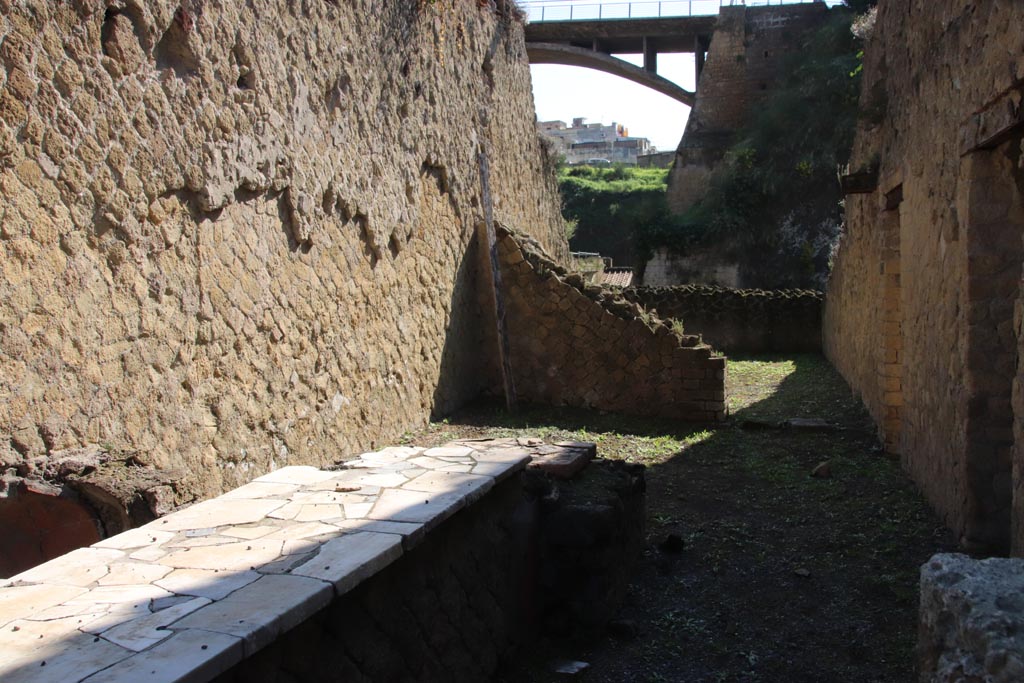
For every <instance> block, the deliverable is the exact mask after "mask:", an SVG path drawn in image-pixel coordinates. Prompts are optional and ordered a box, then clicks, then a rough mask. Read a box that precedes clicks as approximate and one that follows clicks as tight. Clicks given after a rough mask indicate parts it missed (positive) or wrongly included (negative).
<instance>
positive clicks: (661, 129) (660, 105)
mask: <svg viewBox="0 0 1024 683" xmlns="http://www.w3.org/2000/svg"><path fill="white" fill-rule="evenodd" d="M598 1H599V0H522V1H521V3H520V4H522V5H523V6H524V7H525V8H526V9H527V10H528V11H530V12H531V15H532V14H533V13H534V12H536V11H537V10H536V8H537V7H540V6H542V5H546V6H547V8H548V12H549V13H552V12H553V13H554V14H555V16H558V12H559V11H560V12H562V13H565V11H566V8H567V7H568V6H569V5H573V6H574V8H575V9H577V10H578V11H582V12H584V13H585V12H588V11H593V9H594V7H595V6H596V5H597V4H598ZM701 2H703V3H705V4H707V3H708V2H710V3H711V7H710V12H715V11H717V5H718V0H694V3H693V4H694V6H695V7H696V6H697V5H698V3H701ZM777 2H778V0H774V2H773V4H775V3H777ZM603 4H604V5H605V12H606V13H610V12H616V11H622V8H623V7H626V3H625V2H604V3H603ZM657 4H658V3H656V2H646V3H645V2H634V3H633V5H634V12H644V11H648V9H644V8H645V7H648V8H649V7H656V6H657ZM685 4H686V3H684V2H672V0H665V1H664V2H663V3H662V5H663V6H665V7H670V6H675V5H679V6H683V5H685ZM747 4H748V5H755V4H768V3H767V2H766V0H747ZM828 4H829V5H835V4H839V0H828ZM531 7H532V8H534V9H532V10H531ZM665 11H666V12H667V11H669V10H665ZM710 12H703V13H710ZM695 13H696V12H695ZM616 57H620V58H622V59H626V60H628V61H630V62H632V63H634V64H637V65H642V64H643V58H642V56H641V55H616ZM530 71H531V73H532V74H533V98H534V103H535V105H536V107H537V120H538V121H565V123H566V124H571V123H572V120H573V118H575V117H577V116H583V117H585V118H586V119H587V122H588V123H603V124H606V125H607V124H610V123H612V122H613V121H614V122H616V123H620V124H622V125H624V126H626V127H627V128H628V129H629V134H630V135H632V136H635V137H644V138H648V139H649V140H650V141H651V144H653V145H654V146H655V147H657V148H658V150H659V151H662V152H669V151H673V150H675V148H676V146H677V145H678V144H679V139H680V138H681V137H682V136H683V129H684V128H685V127H686V119H687V117H688V116H689V114H690V108H689V107H687V106H686V105H684V104H682V103H681V102H677V101H676V100H674V99H672V98H671V97H668V96H666V95H662V94H660V93H656V92H654V91H653V90H650V89H649V88H645V87H644V86H642V85H638V84H636V83H632V82H631V81H627V80H625V79H624V78H619V77H617V76H612V75H610V74H605V73H602V72H600V71H595V70H593V69H584V68H582V67H576V66H560V65H557V64H536V65H533V66H531V67H530ZM658 75H659V76H663V77H665V78H667V79H669V80H670V81H673V82H674V83H676V84H677V85H680V86H682V87H683V88H685V89H687V90H693V89H694V79H695V76H696V74H695V73H694V56H693V55H692V54H660V55H658Z"/></svg>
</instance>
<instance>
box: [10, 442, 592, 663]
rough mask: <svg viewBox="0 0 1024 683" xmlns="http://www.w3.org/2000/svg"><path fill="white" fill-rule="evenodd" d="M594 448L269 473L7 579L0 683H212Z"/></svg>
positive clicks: (437, 456)
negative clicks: (523, 474)
mask: <svg viewBox="0 0 1024 683" xmlns="http://www.w3.org/2000/svg"><path fill="white" fill-rule="evenodd" d="M593 454H594V448H593V445H592V444H565V445H563V446H555V447H553V446H548V445H544V444H542V443H540V442H534V441H532V440H531V441H528V442H527V441H522V440H520V441H515V440H481V441H479V442H472V441H465V442H457V443H455V444H449V445H447V446H444V447H439V448H431V449H423V448H413V447H392V448H385V449H383V450H381V451H378V452H374V453H367V454H364V455H362V456H361V457H360V458H359V459H357V460H353V461H348V462H345V463H344V464H343V465H342V466H341V467H342V468H343V469H339V470H336V471H328V470H319V469H316V468H313V467H285V468H283V469H280V470H277V471H275V472H271V473H270V474H267V475H264V476H262V477H259V478H258V479H256V480H254V481H253V482H251V483H249V484H246V485H244V486H242V487H240V488H238V489H235V490H233V491H231V492H229V493H226V494H224V495H222V496H219V497H217V498H214V499H211V500H208V501H205V502H201V503H198V504H196V505H192V506H190V507H188V508H184V509H181V510H178V511H176V512H173V513H171V514H169V515H167V516H165V517H163V518H160V519H158V520H156V521H154V522H151V523H149V524H146V525H145V526H142V527H139V528H136V529H133V530H130V531H127V532H125V533H122V534H118V535H117V536H113V537H111V538H108V539H105V540H103V541H100V542H99V543H95V544H93V545H92V546H89V547H88V548H82V549H79V550H75V551H73V552H71V553H68V554H66V555H63V556H61V557H59V558H57V559H55V560H52V561H50V562H46V563H45V564H42V565H39V566H37V567H35V568H33V569H31V570H29V571H26V572H23V573H21V574H19V575H17V576H14V577H12V578H10V579H7V580H4V581H2V582H0V679H2V680H4V681H7V682H9V683H13V682H15V681H32V682H34V683H42V682H44V681H58V682H60V683H65V682H67V681H88V682H89V683H100V682H110V681H123V682H126V683H127V682H129V681H131V682H135V681H140V680H146V681H206V680H210V679H212V678H214V677H216V676H218V675H221V674H222V673H224V672H225V671H228V670H229V669H230V668H231V667H234V666H236V665H238V664H239V663H240V662H242V661H243V660H245V659H246V658H249V657H251V656H252V655H253V654H254V653H256V652H257V651H259V650H261V649H263V648H265V647H266V646H267V645H268V644H270V643H272V642H273V641H275V639H277V638H278V637H279V636H281V635H282V634H284V633H285V632H287V631H289V630H290V629H293V628H294V627H296V626H297V625H299V624H301V623H302V622H304V621H305V620H307V619H309V618H310V617H311V616H312V615H314V614H315V613H317V612H319V611H320V610H322V609H323V608H325V607H326V606H328V605H329V604H330V603H332V602H333V601H336V600H337V599H338V598H339V597H341V596H342V595H345V594H346V593H348V592H350V591H352V590H353V589H354V588H355V587H357V586H359V585H360V584H361V583H363V582H364V581H366V580H367V579H368V578H369V577H371V576H373V575H375V574H377V573H378V572H380V571H382V570H383V569H384V568H386V567H387V566H388V565H390V564H392V563H393V562H395V561H396V560H398V559H399V558H401V557H402V556H403V555H404V554H406V553H409V552H410V550H412V549H413V548H414V547H416V546H417V545H419V544H420V543H422V542H424V539H425V538H426V537H427V536H428V535H429V534H430V532H431V530H433V529H434V528H435V527H437V526H438V525H440V524H441V523H442V522H443V521H445V520H446V519H448V518H449V517H451V516H452V515H454V514H455V513H456V512H457V511H459V510H460V509H462V508H465V507H466V506H468V505H471V504H473V503H475V502H476V501H478V500H480V499H481V498H482V497H483V496H485V494H487V493H488V492H489V491H490V490H492V489H493V488H494V487H495V486H496V485H498V484H499V482H502V481H503V480H505V479H507V478H509V477H510V476H511V475H512V474H514V473H516V472H518V471H521V470H523V469H524V468H526V467H527V465H528V463H530V461H531V460H535V463H534V466H538V465H541V466H544V465H543V463H545V462H550V464H551V465H552V469H553V471H554V470H558V469H559V468H561V469H562V470H564V468H565V465H566V460H569V461H573V460H578V461H581V462H582V461H585V460H588V459H589V458H591V457H593ZM577 469H578V468H577Z"/></svg>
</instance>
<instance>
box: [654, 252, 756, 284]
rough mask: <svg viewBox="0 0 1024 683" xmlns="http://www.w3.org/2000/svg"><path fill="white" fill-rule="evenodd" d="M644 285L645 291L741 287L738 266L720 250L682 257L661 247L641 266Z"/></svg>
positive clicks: (734, 260)
mask: <svg viewBox="0 0 1024 683" xmlns="http://www.w3.org/2000/svg"><path fill="white" fill-rule="evenodd" d="M643 283H644V286H646V287H672V286H675V285H689V284H701V285H717V286H719V287H732V288H736V287H740V286H741V284H740V266H739V263H737V260H736V259H735V258H734V257H730V256H729V255H728V254H726V253H719V250H713V249H712V250H708V251H703V252H700V253H695V254H687V255H685V256H684V255H682V254H677V253H675V252H673V251H671V250H670V249H668V248H667V247H661V248H659V249H656V250H655V251H654V254H653V255H652V256H651V258H650V260H648V261H647V263H645V264H644V273H643Z"/></svg>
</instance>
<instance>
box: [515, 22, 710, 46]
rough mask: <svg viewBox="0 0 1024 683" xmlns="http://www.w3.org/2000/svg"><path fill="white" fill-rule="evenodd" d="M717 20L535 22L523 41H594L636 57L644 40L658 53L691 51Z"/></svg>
mask: <svg viewBox="0 0 1024 683" xmlns="http://www.w3.org/2000/svg"><path fill="white" fill-rule="evenodd" d="M717 20H718V17H717V16H706V17H669V18H661V19H618V20H614V21H609V20H603V21H572V22H544V23H535V24H529V25H528V26H527V27H526V42H527V43H563V44H567V45H574V46H576V47H591V46H592V45H593V43H594V41H595V40H596V41H598V42H599V43H600V46H601V50H602V51H603V52H609V53H619V54H626V53H632V54H639V53H641V52H643V45H644V39H645V38H646V39H647V41H648V46H649V47H651V46H653V47H654V48H655V49H656V50H657V51H658V52H693V51H694V49H695V48H694V46H695V45H696V38H697V37H698V36H709V35H711V33H712V32H713V31H714V29H715V22H716V21H717Z"/></svg>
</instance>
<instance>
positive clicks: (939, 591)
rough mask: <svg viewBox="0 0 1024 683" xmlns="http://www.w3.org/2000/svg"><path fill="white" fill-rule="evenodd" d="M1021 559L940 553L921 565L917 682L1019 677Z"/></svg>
mask: <svg viewBox="0 0 1024 683" xmlns="http://www.w3.org/2000/svg"><path fill="white" fill-rule="evenodd" d="M1021 596H1024V561H1022V560H1019V559H1005V558H992V559H988V560H974V559H971V558H970V557H967V556H966V555H951V554H940V555H935V556H934V557H932V558H931V559H930V560H929V561H928V562H927V563H926V564H925V565H924V566H922V567H921V607H920V621H919V631H918V662H919V670H920V678H919V680H920V681H921V683H963V682H966V681H985V683H1011V682H1013V681H1021V680H1024V598H1022V597H1021Z"/></svg>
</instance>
